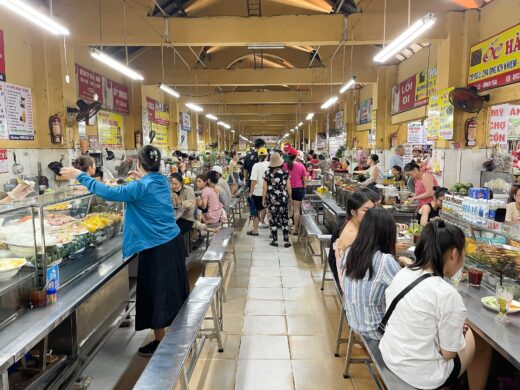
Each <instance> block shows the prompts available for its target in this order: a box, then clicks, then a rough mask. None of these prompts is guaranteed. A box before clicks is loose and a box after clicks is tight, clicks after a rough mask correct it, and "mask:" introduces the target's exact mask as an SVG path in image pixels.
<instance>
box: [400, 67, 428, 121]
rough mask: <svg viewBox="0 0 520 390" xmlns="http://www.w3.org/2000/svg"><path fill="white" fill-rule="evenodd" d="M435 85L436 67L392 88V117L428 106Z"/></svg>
mask: <svg viewBox="0 0 520 390" xmlns="http://www.w3.org/2000/svg"><path fill="white" fill-rule="evenodd" d="M436 85H437V66H436V65H434V66H432V67H431V68H429V69H428V71H426V69H425V70H423V71H421V72H419V73H416V74H414V75H413V76H411V77H408V78H407V79H406V80H404V81H401V82H400V83H399V84H396V85H394V86H393V87H392V115H394V114H399V113H401V112H404V111H408V110H413V109H414V108H417V107H422V106H425V105H427V104H428V96H431V95H432V94H433V93H434V92H435V89H436Z"/></svg>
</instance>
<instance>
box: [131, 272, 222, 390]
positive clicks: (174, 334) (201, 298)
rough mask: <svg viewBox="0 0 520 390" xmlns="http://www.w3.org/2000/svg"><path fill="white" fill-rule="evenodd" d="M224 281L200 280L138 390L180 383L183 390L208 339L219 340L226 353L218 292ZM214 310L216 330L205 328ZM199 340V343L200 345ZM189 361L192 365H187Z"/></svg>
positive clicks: (219, 345)
mask: <svg viewBox="0 0 520 390" xmlns="http://www.w3.org/2000/svg"><path fill="white" fill-rule="evenodd" d="M221 284H222V278H199V279H198V280H197V282H196V283H195V287H194V288H193V290H192V291H191V293H190V295H189V297H188V299H187V300H186V302H184V304H183V305H182V307H181V310H180V311H179V313H178V314H177V316H176V317H175V319H174V320H173V323H172V324H171V325H170V327H169V328H168V330H167V332H166V335H165V336H164V338H163V340H162V341H161V343H160V344H159V346H158V347H157V350H156V351H155V353H154V354H153V356H152V357H151V358H150V361H149V362H148V364H147V365H146V367H145V369H144V371H143V373H142V374H141V376H140V377H139V380H138V381H137V383H136V384H135V386H134V389H136V390H145V389H146V390H148V389H173V388H174V387H175V384H176V383H177V382H178V381H180V384H181V389H187V388H188V382H189V379H190V377H191V374H192V372H193V369H194V368H195V364H196V363H197V359H198V357H199V355H200V352H201V351H202V348H203V346H204V342H205V341H206V339H207V338H216V339H217V344H218V351H219V352H224V347H223V345H222V337H221V335H220V329H221V323H222V322H221V318H220V319H219V317H218V314H217V313H219V312H220V311H221V309H220V308H219V307H218V306H221V303H220V301H219V298H218V296H219V290H220V286H221ZM210 307H211V314H212V315H211V319H212V320H213V325H214V327H213V328H210V329H206V328H202V323H203V321H204V320H205V319H209V318H207V317H206V313H207V312H208V309H209V308H210ZM197 339H200V341H198V340H197ZM190 355H191V359H189V365H188V366H187V367H186V366H185V365H186V363H187V362H188V358H189V356H190Z"/></svg>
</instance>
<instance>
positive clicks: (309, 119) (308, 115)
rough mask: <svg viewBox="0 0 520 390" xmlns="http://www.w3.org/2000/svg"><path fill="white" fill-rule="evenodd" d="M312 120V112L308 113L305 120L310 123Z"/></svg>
mask: <svg viewBox="0 0 520 390" xmlns="http://www.w3.org/2000/svg"><path fill="white" fill-rule="evenodd" d="M312 118H314V112H309V113H308V114H307V117H306V118H305V120H308V121H312Z"/></svg>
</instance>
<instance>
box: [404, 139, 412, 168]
mask: <svg viewBox="0 0 520 390" xmlns="http://www.w3.org/2000/svg"><path fill="white" fill-rule="evenodd" d="M403 146H404V156H403V163H404V164H408V163H409V162H412V160H413V145H412V144H410V143H407V144H404V145H403Z"/></svg>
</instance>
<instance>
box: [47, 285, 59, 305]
mask: <svg viewBox="0 0 520 390" xmlns="http://www.w3.org/2000/svg"><path fill="white" fill-rule="evenodd" d="M57 301H58V291H57V290H56V289H55V288H54V287H51V288H48V289H47V302H49V303H55V302H57Z"/></svg>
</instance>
